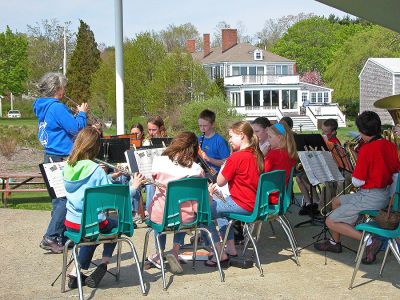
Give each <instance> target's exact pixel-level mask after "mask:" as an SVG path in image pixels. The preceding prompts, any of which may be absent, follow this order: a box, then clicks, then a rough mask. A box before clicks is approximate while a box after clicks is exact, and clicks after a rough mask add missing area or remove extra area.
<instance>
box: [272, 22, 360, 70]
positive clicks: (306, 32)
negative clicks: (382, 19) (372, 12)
mask: <svg viewBox="0 0 400 300" xmlns="http://www.w3.org/2000/svg"><path fill="white" fill-rule="evenodd" d="M366 28H368V26H364V25H361V24H353V23H349V24H346V25H341V24H339V23H335V22H330V21H329V20H328V19H325V18H323V17H313V18H309V19H306V20H302V21H299V22H297V23H296V24H294V25H293V26H292V27H290V28H289V29H288V32H287V33H286V34H285V35H284V36H283V37H282V38H281V39H280V40H279V41H277V42H276V43H275V45H274V46H273V47H272V49H271V51H272V52H274V53H276V54H279V55H282V56H284V57H287V58H290V59H293V60H295V61H296V64H297V70H298V72H299V73H304V72H306V71H313V70H315V71H318V72H320V73H321V74H324V71H325V69H326V67H327V66H328V65H329V64H330V63H331V62H332V59H333V55H334V53H335V51H336V50H337V49H339V48H340V47H341V46H342V45H343V43H344V42H345V41H346V40H347V39H348V38H350V37H351V36H352V35H354V34H355V33H357V32H360V31H363V30H365V29H366Z"/></svg>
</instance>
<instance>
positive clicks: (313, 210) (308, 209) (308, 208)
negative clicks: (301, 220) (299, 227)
mask: <svg viewBox="0 0 400 300" xmlns="http://www.w3.org/2000/svg"><path fill="white" fill-rule="evenodd" d="M311 214H313V215H319V210H318V204H317V203H313V204H312V205H311V204H306V205H303V206H302V207H301V209H300V210H299V215H300V216H307V215H311Z"/></svg>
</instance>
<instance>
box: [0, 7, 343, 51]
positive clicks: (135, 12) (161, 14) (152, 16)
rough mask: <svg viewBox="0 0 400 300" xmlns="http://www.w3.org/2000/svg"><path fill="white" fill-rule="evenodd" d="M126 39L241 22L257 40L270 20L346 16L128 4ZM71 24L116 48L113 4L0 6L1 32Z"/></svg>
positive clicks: (318, 11) (291, 10) (289, 9)
mask: <svg viewBox="0 0 400 300" xmlns="http://www.w3.org/2000/svg"><path fill="white" fill-rule="evenodd" d="M123 5H124V36H125V37H129V38H133V37H134V36H135V34H136V33H139V32H143V31H146V30H155V31H159V30H161V29H164V28H166V27H167V26H168V25H169V24H175V25H180V24H184V23H187V22H191V23H192V24H193V25H195V26H196V27H197V29H198V30H199V32H200V34H203V33H211V35H212V33H213V32H214V28H215V26H216V24H217V23H218V22H220V21H225V22H227V23H228V24H230V25H231V26H232V28H234V27H235V25H236V24H237V23H238V21H241V22H242V23H243V24H244V25H245V28H246V31H247V34H249V35H251V36H253V35H255V34H256V33H257V32H258V31H260V30H261V29H262V27H263V26H264V23H265V21H266V20H267V19H270V18H279V17H282V16H286V15H296V14H298V13H300V12H304V13H315V14H316V15H325V16H328V15H329V14H331V13H333V14H335V15H339V16H344V15H345V13H343V12H341V11H339V10H336V9H334V8H331V7H329V6H326V5H324V4H321V3H319V2H316V1H313V0H280V1H276V0H274V1H272V0H247V1H240V0H200V1H194V0H158V1H156V0H124V1H123ZM53 18H56V19H57V20H59V21H60V22H65V21H71V22H72V26H71V29H72V30H73V31H77V29H78V25H79V19H82V20H83V21H85V22H86V23H87V24H88V25H89V26H90V27H91V29H92V31H93V32H94V35H95V38H96V41H97V42H98V43H105V44H106V45H108V46H110V45H114V0H63V1H59V0H51V1H50V0H0V32H2V31H4V30H5V27H6V25H9V26H10V28H11V29H12V30H13V31H16V30H17V31H19V32H25V31H26V28H27V27H26V25H28V24H29V25H34V24H35V23H36V22H40V21H41V20H43V19H53Z"/></svg>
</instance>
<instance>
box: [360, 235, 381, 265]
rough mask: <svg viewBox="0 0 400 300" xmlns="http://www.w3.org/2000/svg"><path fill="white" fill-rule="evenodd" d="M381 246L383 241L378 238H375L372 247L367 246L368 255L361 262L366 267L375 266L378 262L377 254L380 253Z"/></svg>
mask: <svg viewBox="0 0 400 300" xmlns="http://www.w3.org/2000/svg"><path fill="white" fill-rule="evenodd" d="M381 245H382V241H381V240H380V239H378V238H376V237H373V238H372V243H371V245H369V246H367V247H366V249H365V252H366V255H365V257H364V258H363V259H362V260H361V262H362V263H363V264H364V265H370V264H373V263H374V262H375V260H376V254H377V253H378V252H379V249H380V248H381Z"/></svg>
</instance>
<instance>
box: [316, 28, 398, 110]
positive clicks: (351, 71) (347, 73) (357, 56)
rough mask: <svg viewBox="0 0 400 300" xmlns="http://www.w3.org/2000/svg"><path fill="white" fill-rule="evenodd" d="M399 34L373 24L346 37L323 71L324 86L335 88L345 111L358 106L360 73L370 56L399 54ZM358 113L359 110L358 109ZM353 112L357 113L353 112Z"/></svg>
mask: <svg viewBox="0 0 400 300" xmlns="http://www.w3.org/2000/svg"><path fill="white" fill-rule="evenodd" d="M399 56H400V35H399V34H398V33H395V32H393V31H390V30H388V29H385V28H383V27H380V26H377V25H374V26H372V27H369V30H367V31H363V32H359V33H357V34H355V35H354V36H353V37H351V38H350V39H349V40H347V41H346V42H345V43H344V44H343V46H342V47H341V48H340V49H338V51H336V53H335V54H334V56H333V59H332V63H330V64H329V65H328V67H327V69H326V71H325V73H324V79H325V81H326V83H327V85H328V86H329V87H331V88H333V89H334V94H333V96H334V98H335V100H336V101H337V102H339V104H341V105H344V106H345V107H346V110H351V109H352V108H353V109H354V107H357V108H358V101H359V94H360V85H359V84H360V83H359V79H358V75H359V74H360V72H361V70H362V68H363V66H364V64H365V62H366V61H367V59H368V58H369V57H399ZM357 112H358V109H357ZM353 113H356V112H353Z"/></svg>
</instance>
